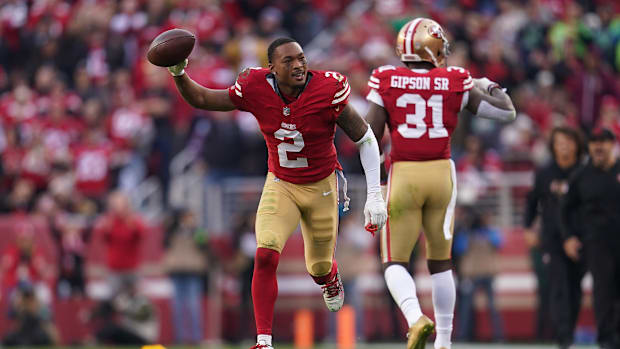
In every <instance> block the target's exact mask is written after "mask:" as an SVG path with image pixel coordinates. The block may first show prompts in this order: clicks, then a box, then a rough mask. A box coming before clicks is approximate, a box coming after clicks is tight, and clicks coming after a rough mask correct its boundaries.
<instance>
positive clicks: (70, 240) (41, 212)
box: [34, 194, 86, 298]
mask: <svg viewBox="0 0 620 349" xmlns="http://www.w3.org/2000/svg"><path fill="white" fill-rule="evenodd" d="M34 213H35V214H36V215H37V216H39V217H41V218H43V219H44V220H45V222H46V223H47V225H48V227H49V229H50V232H51V233H52V236H53V237H54V239H55V240H56V241H55V242H56V247H57V250H58V267H57V270H58V280H57V286H56V294H57V295H58V297H60V298H69V297H76V296H85V295H86V280H85V278H84V259H85V258H84V254H85V249H86V244H85V238H84V236H83V232H82V230H83V225H84V223H85V222H83V220H81V219H80V217H79V216H77V215H70V214H69V213H68V212H66V211H63V210H62V208H61V207H59V205H58V204H57V203H56V201H55V200H54V198H53V197H52V196H51V195H48V194H45V195H42V196H40V197H39V199H38V200H37V205H36V210H35V212H34Z"/></svg>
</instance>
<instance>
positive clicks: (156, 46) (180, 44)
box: [146, 28, 196, 67]
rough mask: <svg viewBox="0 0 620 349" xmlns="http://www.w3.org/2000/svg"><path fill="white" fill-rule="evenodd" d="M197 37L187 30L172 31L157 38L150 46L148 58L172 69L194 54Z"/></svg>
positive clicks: (156, 63) (154, 62)
mask: <svg viewBox="0 0 620 349" xmlns="http://www.w3.org/2000/svg"><path fill="white" fill-rule="evenodd" d="M195 42H196V36H194V34H192V33H191V32H189V31H187V30H185V29H178V28H176V29H170V30H167V31H165V32H163V33H161V34H159V35H157V37H156V38H155V40H153V42H152V43H151V46H149V50H148V51H147V54H146V57H147V58H148V60H149V62H151V63H153V64H155V65H157V66H160V67H170V66H173V65H175V64H178V63H181V62H182V61H183V60H184V59H185V58H187V57H188V56H189V54H190V53H192V49H194V43H195Z"/></svg>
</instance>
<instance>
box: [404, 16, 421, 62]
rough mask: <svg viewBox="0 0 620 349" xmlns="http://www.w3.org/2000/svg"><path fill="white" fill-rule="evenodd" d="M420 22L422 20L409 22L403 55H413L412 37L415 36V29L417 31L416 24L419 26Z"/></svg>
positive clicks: (417, 19)
mask: <svg viewBox="0 0 620 349" xmlns="http://www.w3.org/2000/svg"><path fill="white" fill-rule="evenodd" d="M421 21H422V18H416V19H414V20H413V22H411V25H409V28H408V29H407V35H406V36H405V45H406V49H405V53H407V54H408V55H411V54H413V50H414V48H413V47H412V46H413V36H414V35H415V32H416V29H418V24H420V22H421Z"/></svg>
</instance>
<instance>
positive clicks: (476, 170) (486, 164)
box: [456, 135, 502, 204]
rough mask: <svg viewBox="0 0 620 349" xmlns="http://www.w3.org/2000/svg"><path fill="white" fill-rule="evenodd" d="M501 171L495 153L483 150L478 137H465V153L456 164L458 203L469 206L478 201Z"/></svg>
mask: <svg viewBox="0 0 620 349" xmlns="http://www.w3.org/2000/svg"><path fill="white" fill-rule="evenodd" d="M501 169H502V163H501V160H500V158H499V156H498V155H497V153H495V151H493V150H490V149H489V150H487V149H485V147H484V146H483V144H482V140H481V139H480V138H479V137H478V136H476V135H469V136H467V138H466V141H465V153H464V154H463V155H462V156H461V157H460V158H459V160H458V161H457V163H456V171H457V172H458V179H459V185H460V188H459V196H458V199H459V201H460V202H462V203H464V204H471V203H473V202H475V201H477V200H479V199H480V197H482V196H483V195H485V194H486V192H487V190H488V188H489V187H491V186H492V185H493V183H494V182H497V180H498V178H499V177H498V176H499V174H500V172H501Z"/></svg>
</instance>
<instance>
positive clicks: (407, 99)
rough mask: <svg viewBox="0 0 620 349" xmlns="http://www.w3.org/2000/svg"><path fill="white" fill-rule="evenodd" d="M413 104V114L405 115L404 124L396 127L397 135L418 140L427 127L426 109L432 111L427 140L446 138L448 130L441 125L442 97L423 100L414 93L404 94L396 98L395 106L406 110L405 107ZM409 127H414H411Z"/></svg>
mask: <svg viewBox="0 0 620 349" xmlns="http://www.w3.org/2000/svg"><path fill="white" fill-rule="evenodd" d="M409 104H413V105H414V106H415V111H414V113H413V114H405V123H404V124H400V125H398V133H400V134H401V136H403V137H405V138H420V137H422V136H424V134H425V133H426V131H427V125H426V122H425V121H424V118H425V117H426V108H427V107H430V108H431V110H432V121H433V126H432V127H431V128H430V129H428V137H429V138H444V137H448V130H446V128H445V127H444V125H443V96H442V95H432V96H431V98H429V99H428V100H425V99H424V98H423V97H422V96H420V95H419V94H415V93H405V94H403V95H402V96H400V97H398V99H397V100H396V106H397V107H399V108H407V105H409ZM410 125H414V127H411V126H410Z"/></svg>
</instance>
